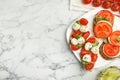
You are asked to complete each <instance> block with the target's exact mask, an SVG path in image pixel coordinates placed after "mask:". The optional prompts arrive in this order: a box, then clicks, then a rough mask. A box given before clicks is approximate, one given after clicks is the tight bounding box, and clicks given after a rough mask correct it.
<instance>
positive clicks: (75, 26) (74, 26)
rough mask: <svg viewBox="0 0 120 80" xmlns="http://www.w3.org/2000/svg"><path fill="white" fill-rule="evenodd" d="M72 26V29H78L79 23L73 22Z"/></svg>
mask: <svg viewBox="0 0 120 80" xmlns="http://www.w3.org/2000/svg"><path fill="white" fill-rule="evenodd" d="M72 28H73V30H79V29H80V25H79V24H77V23H75V24H74V25H73V27H72Z"/></svg>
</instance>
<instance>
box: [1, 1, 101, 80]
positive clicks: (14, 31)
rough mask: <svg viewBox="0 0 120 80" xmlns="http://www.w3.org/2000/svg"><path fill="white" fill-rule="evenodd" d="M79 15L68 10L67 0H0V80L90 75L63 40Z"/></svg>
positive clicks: (52, 79)
mask: <svg viewBox="0 0 120 80" xmlns="http://www.w3.org/2000/svg"><path fill="white" fill-rule="evenodd" d="M82 14H84V12H75V11H70V10H69V0H0V80H82V78H84V76H85V75H88V74H90V73H87V72H85V71H84V70H83V68H82V67H81V65H80V64H79V62H78V61H77V59H76V58H75V56H74V55H73V54H72V52H71V51H70V50H69V47H68V45H67V43H66V39H65V33H66V29H67V28H68V27H69V25H70V24H71V22H73V20H75V19H76V18H77V17H79V16H81V15H82ZM99 71H100V70H99V69H95V70H94V71H93V72H95V73H98V72H99Z"/></svg>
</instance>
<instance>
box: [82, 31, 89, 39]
mask: <svg viewBox="0 0 120 80" xmlns="http://www.w3.org/2000/svg"><path fill="white" fill-rule="evenodd" d="M89 35H90V32H89V31H87V32H85V33H83V36H82V37H83V38H84V39H85V40H86V39H87V38H88V37H89Z"/></svg>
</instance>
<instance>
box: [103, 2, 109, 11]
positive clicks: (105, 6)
mask: <svg viewBox="0 0 120 80" xmlns="http://www.w3.org/2000/svg"><path fill="white" fill-rule="evenodd" d="M102 7H103V8H105V9H108V8H110V7H111V2H109V1H104V2H103V4H102Z"/></svg>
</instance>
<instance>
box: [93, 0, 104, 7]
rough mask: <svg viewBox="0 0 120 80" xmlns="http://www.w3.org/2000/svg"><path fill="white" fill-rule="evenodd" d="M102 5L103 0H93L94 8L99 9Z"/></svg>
mask: <svg viewBox="0 0 120 80" xmlns="http://www.w3.org/2000/svg"><path fill="white" fill-rule="evenodd" d="M101 4H102V0H93V6H94V7H99V6H101Z"/></svg>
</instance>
